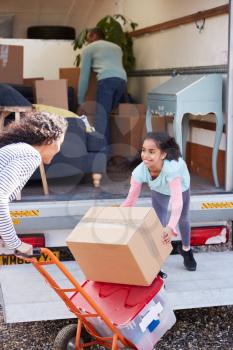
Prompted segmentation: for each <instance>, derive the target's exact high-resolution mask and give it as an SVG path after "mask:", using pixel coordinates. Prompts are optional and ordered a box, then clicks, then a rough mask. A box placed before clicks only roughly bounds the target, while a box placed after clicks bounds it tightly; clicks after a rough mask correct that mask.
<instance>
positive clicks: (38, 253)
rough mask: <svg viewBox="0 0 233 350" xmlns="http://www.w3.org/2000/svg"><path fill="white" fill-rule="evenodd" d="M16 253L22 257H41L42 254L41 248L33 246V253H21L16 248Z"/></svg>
mask: <svg viewBox="0 0 233 350" xmlns="http://www.w3.org/2000/svg"><path fill="white" fill-rule="evenodd" d="M14 255H16V256H19V257H22V258H39V257H40V256H41V248H33V251H32V254H25V253H21V252H19V251H18V250H17V249H15V251H14Z"/></svg>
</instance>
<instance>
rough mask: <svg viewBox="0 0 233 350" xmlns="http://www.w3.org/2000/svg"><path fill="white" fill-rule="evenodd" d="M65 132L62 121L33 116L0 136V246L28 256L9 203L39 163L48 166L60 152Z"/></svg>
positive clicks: (36, 113)
mask: <svg viewBox="0 0 233 350" xmlns="http://www.w3.org/2000/svg"><path fill="white" fill-rule="evenodd" d="M66 129H67V122H66V121H65V119H64V118H63V117H60V116H57V115H53V114H49V113H39V112H32V113H29V114H25V115H23V116H22V117H21V119H20V122H18V123H17V122H15V121H14V122H12V123H10V124H8V126H7V127H6V128H5V129H4V130H3V131H2V132H1V133H0V237H1V239H0V242H1V240H2V242H1V243H0V246H1V245H2V246H4V247H5V248H8V249H10V250H16V251H17V252H18V253H24V254H31V253H32V246H31V245H30V244H27V243H23V242H22V241H21V240H20V239H19V237H18V236H17V234H16V231H15V228H14V226H13V222H12V219H11V217H10V210H9V202H10V201H12V200H14V199H16V197H17V194H18V193H19V192H20V191H21V190H22V188H23V187H24V186H25V184H26V183H27V181H28V180H29V179H30V177H31V176H32V174H33V173H34V171H35V170H36V169H37V168H38V167H39V165H40V163H41V162H43V163H44V164H50V162H51V160H52V159H53V157H54V156H55V154H57V153H58V152H59V151H60V146H61V144H62V142H63V140H64V135H65V132H66Z"/></svg>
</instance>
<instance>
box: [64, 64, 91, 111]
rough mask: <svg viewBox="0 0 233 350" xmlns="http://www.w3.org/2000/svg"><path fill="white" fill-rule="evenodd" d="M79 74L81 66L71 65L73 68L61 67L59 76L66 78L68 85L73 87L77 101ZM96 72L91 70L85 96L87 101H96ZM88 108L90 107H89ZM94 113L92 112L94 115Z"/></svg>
mask: <svg viewBox="0 0 233 350" xmlns="http://www.w3.org/2000/svg"><path fill="white" fill-rule="evenodd" d="M79 76H80V68H79V67H71V68H60V69H59V78H60V79H66V80H67V84H68V86H71V87H73V89H74V93H75V97H76V102H78V101H77V96H78V82H79ZM96 84H97V80H96V74H95V73H94V72H91V75H90V81H89V85H88V90H87V93H86V96H85V102H90V101H92V102H93V101H95V98H96ZM87 108H88V107H87ZM89 109H90V108H89ZM93 114H94V113H92V115H93Z"/></svg>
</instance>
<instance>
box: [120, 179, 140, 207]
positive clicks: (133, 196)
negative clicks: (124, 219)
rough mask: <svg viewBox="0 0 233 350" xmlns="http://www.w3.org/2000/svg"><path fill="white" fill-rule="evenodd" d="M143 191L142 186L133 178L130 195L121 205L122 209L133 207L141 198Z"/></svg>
mask: <svg viewBox="0 0 233 350" xmlns="http://www.w3.org/2000/svg"><path fill="white" fill-rule="evenodd" d="M141 189H142V184H141V183H140V182H137V181H136V180H135V179H134V178H133V177H131V180H130V189H129V193H128V196H127V198H126V199H125V201H124V202H123V203H122V204H121V207H133V206H134V205H135V204H136V202H137V199H138V197H139V196H140V193H141Z"/></svg>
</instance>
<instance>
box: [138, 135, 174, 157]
mask: <svg viewBox="0 0 233 350" xmlns="http://www.w3.org/2000/svg"><path fill="white" fill-rule="evenodd" d="M145 140H153V141H154V143H155V144H156V146H157V147H158V148H159V149H160V150H161V151H162V152H165V153H167V155H166V158H165V159H167V160H178V159H179V158H180V157H181V152H180V148H179V145H178V144H177V143H176V140H175V139H174V137H170V136H169V135H168V134H167V133H166V132H148V134H147V135H146V137H145V138H144V141H145Z"/></svg>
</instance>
